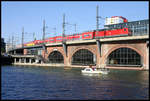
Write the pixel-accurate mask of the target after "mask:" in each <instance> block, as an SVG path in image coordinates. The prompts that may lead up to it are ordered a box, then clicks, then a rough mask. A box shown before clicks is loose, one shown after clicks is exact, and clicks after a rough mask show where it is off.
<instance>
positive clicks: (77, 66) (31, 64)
mask: <svg viewBox="0 0 150 101" xmlns="http://www.w3.org/2000/svg"><path fill="white" fill-rule="evenodd" d="M13 65H22V66H41V67H64V68H74V67H75V68H85V67H89V66H79V65H70V66H65V65H64V64H46V63H41V64H37V63H13ZM106 68H109V69H122V70H144V69H143V68H142V67H106Z"/></svg>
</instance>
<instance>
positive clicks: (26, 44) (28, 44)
mask: <svg viewBox="0 0 150 101" xmlns="http://www.w3.org/2000/svg"><path fill="white" fill-rule="evenodd" d="M34 45H35V43H34V41H32V42H28V43H25V44H24V46H34Z"/></svg>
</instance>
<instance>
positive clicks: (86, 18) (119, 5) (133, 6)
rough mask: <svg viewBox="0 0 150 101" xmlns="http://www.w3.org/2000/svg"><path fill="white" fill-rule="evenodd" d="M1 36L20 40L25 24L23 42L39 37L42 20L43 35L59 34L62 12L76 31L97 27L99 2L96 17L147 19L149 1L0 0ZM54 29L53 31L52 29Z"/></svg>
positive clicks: (72, 31) (68, 30) (68, 31)
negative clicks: (0, 15)
mask: <svg viewBox="0 0 150 101" xmlns="http://www.w3.org/2000/svg"><path fill="white" fill-rule="evenodd" d="M1 5H2V6H1V8H2V9H1V11H2V13H1V14H2V18H1V21H2V23H1V25H2V35H1V37H3V38H5V42H7V41H8V39H9V38H10V39H11V38H12V35H13V36H14V37H15V40H16V43H17V44H20V43H21V33H22V28H23V27H24V31H25V39H24V40H25V42H28V41H31V40H33V33H35V36H36V39H41V38H42V27H43V20H44V19H45V21H46V26H47V28H46V33H47V34H46V37H53V36H56V35H57V36H58V35H62V21H63V14H64V13H65V15H66V22H68V23H70V24H77V32H83V31H87V30H93V29H96V5H99V16H101V17H103V18H106V17H111V16H123V17H125V18H127V19H128V21H137V20H144V19H149V2H148V1H143V2H142V1H132V2H131V1H106V2H104V1H99V2H98V1H94V2H93V1H70V2H69V1H63V2H60V1H49V2H48V1H45V2H42V1H41V2H37V1H32V2H29V1H20V2H19V1H13V2H10V1H7V2H6V1H3V2H1ZM99 20H100V26H99V28H103V26H104V19H99ZM54 28H56V33H57V34H55V30H54ZM74 29H75V28H74V26H71V25H67V26H66V34H71V33H74Z"/></svg>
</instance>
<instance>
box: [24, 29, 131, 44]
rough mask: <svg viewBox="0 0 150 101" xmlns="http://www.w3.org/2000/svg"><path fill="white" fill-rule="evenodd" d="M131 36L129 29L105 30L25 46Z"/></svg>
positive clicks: (59, 37)
mask: <svg viewBox="0 0 150 101" xmlns="http://www.w3.org/2000/svg"><path fill="white" fill-rule="evenodd" d="M128 35H131V32H130V30H129V29H128V28H122V29H111V30H110V29H103V30H98V31H96V30H93V31H89V32H83V33H81V34H74V35H68V36H65V37H62V36H56V37H50V38H48V39H45V40H44V41H43V40H35V41H32V42H28V43H26V44H24V46H34V45H39V44H42V43H59V42H62V41H63V40H66V41H73V40H90V39H95V38H108V37H116V36H128Z"/></svg>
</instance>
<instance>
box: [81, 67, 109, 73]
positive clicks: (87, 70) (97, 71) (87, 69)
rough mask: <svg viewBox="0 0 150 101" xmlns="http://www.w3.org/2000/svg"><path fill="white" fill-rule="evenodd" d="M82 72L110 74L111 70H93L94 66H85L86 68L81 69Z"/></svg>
mask: <svg viewBox="0 0 150 101" xmlns="http://www.w3.org/2000/svg"><path fill="white" fill-rule="evenodd" d="M81 72H82V73H91V74H98V73H101V74H108V72H109V71H106V70H105V71H104V70H97V69H95V70H93V69H92V68H85V69H84V70H81Z"/></svg>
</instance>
